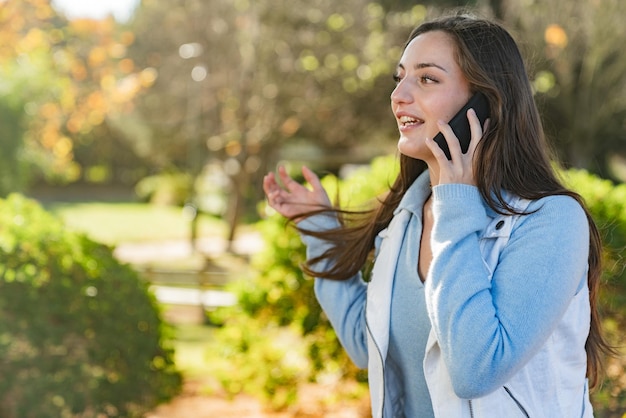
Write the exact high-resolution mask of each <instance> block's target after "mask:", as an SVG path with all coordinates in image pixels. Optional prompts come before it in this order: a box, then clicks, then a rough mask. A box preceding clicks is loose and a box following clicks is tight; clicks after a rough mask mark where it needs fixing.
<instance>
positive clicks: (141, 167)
mask: <svg viewBox="0 0 626 418" xmlns="http://www.w3.org/2000/svg"><path fill="white" fill-rule="evenodd" d="M459 6H469V7H471V8H472V10H473V11H475V12H478V13H480V14H482V15H485V16H488V17H492V18H495V19H498V20H499V21H501V22H502V23H503V24H504V25H505V26H506V27H507V28H508V29H509V30H510V31H511V33H512V34H513V35H514V37H515V38H516V40H517V41H518V43H519V44H520V46H521V48H522V50H523V52H524V55H525V58H526V61H527V64H528V71H529V74H530V77H531V80H532V84H533V88H534V92H535V100H536V102H537V104H538V106H539V108H540V111H541V114H542V117H543V122H544V125H545V128H546V133H547V135H548V138H549V140H550V142H551V144H552V145H553V148H554V152H555V158H556V159H557V160H558V163H559V164H560V165H561V167H562V168H561V172H562V174H563V177H564V179H565V180H566V182H568V184H569V185H570V186H571V187H573V188H574V189H575V190H576V191H578V192H579V193H581V194H582V195H583V196H584V197H585V199H586V200H587V202H588V204H589V206H590V208H591V211H592V213H593V215H594V218H595V219H596V222H598V224H599V226H600V227H601V229H602V231H603V236H604V239H605V257H604V258H605V260H604V261H605V263H604V265H605V275H604V276H605V286H604V290H603V293H602V302H603V311H604V317H605V322H606V327H607V329H608V331H609V334H610V338H611V340H612V341H613V342H614V343H615V344H617V345H621V344H622V343H623V335H624V332H623V331H624V329H625V328H626V322H625V320H624V315H625V314H626V305H625V304H624V302H626V300H624V298H625V297H626V274H625V272H624V261H623V260H624V257H625V256H626V206H625V205H626V186H624V181H625V180H626V59H625V58H624V56H623V54H622V53H621V46H622V45H624V44H625V43H626V27H625V26H624V25H623V16H624V13H626V4H625V3H624V2H623V1H621V0H580V1H577V2H571V1H570V0H475V1H455V0H437V1H434V0H433V1H422V2H416V1H407V0H379V1H370V0H345V1H342V2H335V1H331V0H317V1H303V0H291V1H282V0H255V1H250V0H228V1H225V0H222V1H220V0H159V1H157V0H116V1H112V0H111V1H104V0H93V1H83V0H53V1H50V0H0V146H1V148H0V149H1V150H2V152H1V153H0V196H1V197H2V198H3V199H2V201H1V203H0V206H1V207H0V273H1V278H2V279H1V280H0V288H1V289H0V295H1V296H0V311H1V312H2V317H3V318H6V324H4V325H0V354H2V355H0V358H4V360H0V372H1V373H2V375H3V376H9V375H10V376H13V377H12V378H11V379H8V380H7V381H6V383H5V384H0V416H2V417H6V418H13V417H31V416H32V417H38V418H41V417H48V416H49V417H102V416H106V417H108V416H111V417H113V416H128V417H134V416H137V417H139V416H145V417H151V418H157V417H174V418H175V417H179V416H180V417H182V416H185V417H188V416H195V417H200V418H201V417H204V416H209V414H213V415H215V414H219V415H220V416H225V417H226V416H237V417H241V416H250V417H254V416H259V417H264V416H267V417H279V416H280V417H291V416H294V417H295V416H298V417H317V416H319V417H322V416H323V417H333V416H336V417H365V416H368V414H369V410H368V399H367V396H368V395H367V387H366V375H365V374H364V373H363V372H362V371H359V370H356V369H355V368H354V366H352V365H351V364H350V362H349V360H348V359H347V358H346V357H345V354H344V353H343V352H342V350H341V348H340V347H339V345H338V343H337V341H336V338H335V336H334V334H333V332H332V330H331V329H330V327H329V325H328V323H327V321H326V319H325V317H324V316H323V314H322V313H321V312H320V310H319V307H318V306H317V304H316V303H315V300H314V297H313V294H312V281H311V279H310V278H308V277H305V276H303V275H302V273H301V272H300V271H299V264H300V263H301V262H302V261H303V259H304V258H303V257H304V255H303V248H302V246H301V244H300V242H299V239H298V237H297V235H296V234H295V233H294V232H293V230H291V229H290V228H289V227H288V226H286V224H285V223H284V221H282V220H281V219H279V218H278V217H277V216H276V215H275V214H274V213H272V212H271V210H269V209H268V208H267V207H266V205H265V203H264V200H263V193H262V187H261V181H262V178H263V175H264V174H265V173H267V172H268V171H272V170H274V169H275V168H276V166H277V165H278V164H285V165H286V166H287V167H288V169H289V170H290V172H291V173H292V174H293V175H294V176H296V177H298V176H299V170H300V167H301V165H302V164H306V165H308V166H309V167H311V168H313V169H314V170H315V171H316V172H317V173H318V174H320V175H321V176H325V178H324V182H325V184H326V185H327V187H328V188H330V189H331V190H333V192H332V193H331V195H332V194H333V193H335V194H336V195H338V196H344V197H343V198H341V202H342V203H346V204H350V205H353V204H354V205H360V204H365V203H366V202H368V201H369V200H370V199H372V198H373V197H374V196H376V195H377V194H378V193H380V192H381V191H383V190H384V189H385V187H387V185H388V184H389V182H390V179H391V178H392V177H393V175H394V173H395V170H396V169H397V167H396V166H395V164H394V158H393V157H394V155H395V148H396V140H397V129H396V125H395V123H394V121H393V116H392V114H391V111H390V107H389V95H390V93H391V90H392V89H393V86H394V83H393V80H392V73H393V71H394V69H395V65H396V63H397V61H398V59H399V57H400V55H401V50H402V46H403V44H404V41H405V39H406V38H407V36H408V34H409V33H410V31H411V29H412V28H413V27H415V26H416V25H418V24H419V23H421V22H422V21H423V20H424V19H427V18H428V17H434V16H437V15H438V14H441V13H443V12H445V11H446V10H449V9H450V8H452V7H459ZM122 336H124V337H126V338H121V337H122ZM625 364H626V357H624V356H622V357H619V358H616V359H608V360H607V374H606V382H605V384H604V385H603V386H602V388H601V390H599V391H598V392H596V393H595V394H594V398H593V401H594V405H595V407H596V416H599V417H624V416H626V373H624V367H626V366H625ZM147 382H151V383H149V384H148V383H147ZM137 387H142V389H137ZM190 411H193V412H190ZM229 414H230V415H229Z"/></svg>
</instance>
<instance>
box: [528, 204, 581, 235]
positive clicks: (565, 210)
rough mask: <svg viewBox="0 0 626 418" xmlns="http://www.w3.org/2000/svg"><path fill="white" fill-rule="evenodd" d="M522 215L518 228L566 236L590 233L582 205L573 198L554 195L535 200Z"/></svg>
mask: <svg viewBox="0 0 626 418" xmlns="http://www.w3.org/2000/svg"><path fill="white" fill-rule="evenodd" d="M526 213H527V214H526V215H522V216H521V217H520V219H519V222H518V224H519V225H518V227H519V228H523V227H524V225H526V226H527V227H530V226H533V225H534V226H536V227H541V228H545V229H546V231H555V232H559V233H562V234H564V235H570V234H578V233H581V232H584V231H588V229H589V224H588V221H587V215H586V213H585V210H584V209H583V207H582V206H581V204H580V203H579V202H578V201H577V200H576V199H574V198H573V197H571V196H567V195H552V196H547V197H544V198H541V199H537V200H533V201H531V202H530V204H529V205H528V207H527V208H526Z"/></svg>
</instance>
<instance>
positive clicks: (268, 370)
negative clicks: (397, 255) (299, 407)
mask: <svg viewBox="0 0 626 418" xmlns="http://www.w3.org/2000/svg"><path fill="white" fill-rule="evenodd" d="M395 169H396V168H395V167H394V165H393V164H390V160H389V158H379V159H376V160H374V162H373V163H372V165H371V166H368V167H367V168H361V169H357V170H355V171H353V172H352V173H351V175H350V176H349V177H348V178H347V179H346V180H342V181H340V180H338V179H337V178H336V177H334V176H332V175H329V176H326V177H324V179H323V180H322V181H323V184H324V187H325V188H326V190H327V191H328V192H329V195H331V196H336V197H337V199H338V200H339V201H341V202H343V205H344V206H353V207H360V206H362V205H366V204H367V202H369V201H370V200H371V199H372V197H373V196H377V195H378V194H380V193H381V192H382V191H384V190H385V189H386V188H387V187H388V186H389V184H390V182H391V181H392V180H393V177H394V176H395V172H394V170H395ZM257 226H258V228H259V230H260V232H261V233H262V235H263V239H264V241H265V242H266V243H267V245H266V246H265V247H264V250H263V251H262V252H260V253H258V254H255V256H254V257H253V259H252V261H251V264H252V271H254V272H256V273H253V274H254V276H253V277H252V278H247V279H244V280H240V281H237V282H235V283H233V284H232V285H231V290H232V291H233V292H234V293H235V294H237V296H238V299H239V303H238V305H237V306H236V307H233V308H228V309H222V310H219V311H217V312H216V313H213V314H212V317H211V321H212V322H223V323H224V325H225V326H224V327H223V328H221V329H220V330H218V331H217V332H216V342H215V344H216V347H212V348H211V350H210V353H211V355H212V356H214V357H215V361H214V362H213V363H214V364H216V365H220V367H216V371H215V373H216V376H217V377H218V378H219V379H220V381H221V383H222V386H223V387H224V389H226V390H227V391H228V392H229V393H232V394H235V393H238V392H241V391H245V392H247V393H252V394H257V395H259V396H262V397H264V398H265V399H267V400H269V401H270V403H271V405H272V406H274V407H275V408H281V407H285V406H287V405H289V404H290V403H292V402H294V401H295V400H296V399H297V390H298V387H297V383H298V381H302V380H309V381H315V380H318V379H319V378H321V377H324V376H329V375H335V376H337V375H338V376H339V378H342V379H356V380H358V381H361V382H363V381H365V380H366V376H367V374H366V372H364V371H362V370H358V369H357V368H356V366H354V365H353V364H352V362H351V360H350V359H349V358H348V356H347V354H346V353H345V351H344V350H343V349H342V347H341V345H340V343H339V341H338V339H337V337H336V335H335V333H334V331H333V330H332V328H331V326H330V323H329V321H328V319H327V318H326V316H325V315H324V313H323V312H322V310H321V308H320V306H319V304H318V303H317V300H316V299H315V295H314V293H313V279H312V278H311V277H308V276H306V275H304V274H303V273H302V270H301V269H300V265H301V264H302V263H303V262H304V259H305V248H304V245H303V244H302V242H301V240H300V237H299V236H298V234H297V233H296V231H295V230H294V229H293V228H291V227H289V226H286V223H285V220H284V219H283V218H282V217H281V216H279V215H277V214H273V215H271V216H269V217H268V218H267V219H265V220H263V221H261V222H259V223H258V224H257ZM294 338H295V339H296V340H295V341H299V342H294ZM285 341H289V343H285ZM294 358H297V361H296V360H294ZM218 359H219V360H221V362H219V361H218ZM224 360H225V362H224Z"/></svg>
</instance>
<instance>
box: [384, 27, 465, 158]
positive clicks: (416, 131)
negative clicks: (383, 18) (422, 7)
mask: <svg viewBox="0 0 626 418" xmlns="http://www.w3.org/2000/svg"><path fill="white" fill-rule="evenodd" d="M454 52H455V45H454V43H453V40H452V38H451V37H450V36H449V35H448V34H446V33H445V32H442V31H431V32H426V33H422V34H420V35H418V36H417V37H416V38H414V39H413V40H412V41H411V42H410V43H409V45H408V46H407V47H406V49H405V50H404V53H403V54H402V58H401V59H400V63H399V64H398V68H397V70H396V75H395V78H396V82H397V85H396V88H395V89H394V90H393V92H392V93H391V109H392V111H393V113H394V115H395V116H396V121H397V123H398V129H399V130H400V140H399V142H398V150H399V151H400V152H401V153H402V154H404V155H407V156H409V157H413V158H417V159H420V160H424V161H426V162H429V161H430V160H432V159H433V155H432V153H431V152H430V150H429V149H428V147H427V146H426V144H425V143H424V140H425V139H426V138H427V137H429V138H433V137H434V136H435V135H437V133H438V132H439V127H438V126H437V121H439V120H441V121H444V122H448V121H450V119H452V117H453V116H454V115H455V114H456V113H457V112H458V111H459V109H461V107H463V105H464V104H465V103H466V102H467V101H468V100H469V98H470V96H471V94H470V86H469V83H468V82H467V80H466V79H465V76H464V75H463V73H462V72H461V68H460V67H459V65H458V63H457V62H456V60H455V59H454Z"/></svg>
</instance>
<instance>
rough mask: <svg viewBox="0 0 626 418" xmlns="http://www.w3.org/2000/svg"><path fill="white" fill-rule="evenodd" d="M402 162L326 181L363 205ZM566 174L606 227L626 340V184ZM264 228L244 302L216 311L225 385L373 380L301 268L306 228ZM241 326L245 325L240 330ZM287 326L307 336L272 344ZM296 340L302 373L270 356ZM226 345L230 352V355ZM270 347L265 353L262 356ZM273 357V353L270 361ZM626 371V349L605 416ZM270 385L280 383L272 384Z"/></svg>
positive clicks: (618, 336) (384, 161)
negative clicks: (251, 371) (342, 340)
mask: <svg viewBox="0 0 626 418" xmlns="http://www.w3.org/2000/svg"><path fill="white" fill-rule="evenodd" d="M395 161H396V159H395V158H394V157H391V156H390V157H381V158H378V159H376V160H374V161H373V163H372V165H371V166H369V167H367V168H363V169H359V170H356V171H354V172H353V173H351V174H350V175H349V176H348V177H347V178H346V179H345V180H338V179H336V178H334V177H333V176H327V177H325V178H324V179H322V183H323V184H324V186H325V188H326V189H327V190H328V191H329V194H330V195H331V196H336V197H337V199H338V200H339V201H340V202H341V203H342V206H344V207H351V208H359V207H363V205H364V204H366V202H368V201H370V200H371V199H372V197H373V196H377V195H379V194H380V193H382V192H384V191H385V190H387V188H388V186H389V184H390V183H391V182H392V180H393V178H394V177H395V174H396V173H397V165H396V164H395ZM294 174H295V173H294ZM562 174H563V178H564V179H565V181H566V182H567V184H568V185H569V186H570V187H572V188H573V189H574V190H576V191H577V192H579V193H581V195H582V196H583V197H584V198H585V200H586V201H587V204H588V206H589V208H590V211H591V213H592V216H593V217H594V219H595V220H596V222H597V223H598V226H599V227H600V229H601V231H602V234H603V237H604V245H605V248H604V250H605V251H604V265H605V269H604V282H603V291H602V294H601V306H602V307H603V311H604V318H605V324H606V328H607V330H608V331H609V334H610V335H609V336H610V337H611V338H612V340H613V341H615V342H616V343H619V344H622V343H623V342H624V338H623V337H622V336H623V335H624V331H626V322H625V321H624V317H626V272H625V271H624V262H623V260H624V259H625V258H626V185H619V186H615V185H613V184H612V183H611V182H609V181H606V180H602V179H599V178H598V177H595V176H593V175H590V174H588V173H586V172H584V171H577V170H569V171H564V172H563V173H562ZM258 227H259V230H260V231H261V232H262V234H263V237H264V241H265V242H266V246H265V249H264V251H263V252H262V253H260V254H257V255H256V256H255V258H254V259H253V260H252V265H253V267H254V270H255V271H257V272H258V274H257V275H256V276H254V277H252V278H251V279H246V280H242V281H239V282H237V283H235V284H234V285H233V287H232V290H233V291H234V292H235V293H236V294H237V295H238V298H239V304H238V306H237V307H235V308H231V309H229V310H226V311H219V312H218V313H216V314H213V318H212V319H213V320H215V321H218V320H220V319H221V321H223V322H224V325H225V326H224V327H223V329H221V330H220V331H218V332H217V342H218V343H219V344H221V345H220V349H218V350H214V351H213V353H214V354H215V353H219V355H220V356H221V358H225V359H227V362H229V361H230V362H232V363H228V364H230V366H229V365H228V364H222V370H223V371H222V372H221V374H220V376H221V377H222V378H221V380H222V383H223V385H224V387H225V388H226V389H227V390H229V391H231V392H232V393H236V392H238V391H242V390H245V391H248V392H252V393H254V392H257V393H263V394H264V395H265V396H266V397H267V398H269V399H270V400H271V399H273V396H274V394H275V393H276V390H277V387H280V386H281V385H283V386H284V390H291V391H292V392H290V395H289V397H288V400H289V402H292V401H294V400H295V399H296V395H297V388H296V387H295V385H294V383H293V382H294V380H293V379H291V380H285V381H281V380H280V379H278V378H276V376H278V377H282V376H285V374H286V373H288V371H289V370H291V372H290V373H291V376H292V377H294V378H295V376H296V375H298V376H306V378H307V379H309V380H316V379H318V378H319V377H320V376H322V375H324V374H326V373H336V374H340V375H341V377H342V378H344V379H357V380H361V381H365V380H366V375H365V373H364V372H363V371H358V370H356V368H355V367H354V366H353V365H352V363H351V362H350V360H349V359H348V357H347V356H346V354H345V352H344V351H343V350H342V349H341V347H340V345H339V342H338V340H337V338H336V336H335V334H334V332H333V330H332V328H331V327H330V324H329V322H328V320H327V319H326V317H325V316H324V313H323V312H322V311H321V309H320V307H319V305H318V303H317V301H316V299H315V296H314V294H313V280H312V279H311V278H310V277H306V276H305V275H303V273H302V271H301V269H300V265H301V264H302V262H303V261H304V257H305V248H304V246H303V245H302V243H301V241H300V238H299V236H298V234H297V233H296V232H295V231H294V229H293V228H290V227H286V225H285V221H284V220H283V219H282V218H281V217H280V216H279V215H276V214H273V215H271V216H268V217H267V219H265V220H263V221H261V222H259V224H258ZM218 315H219V317H220V318H218ZM237 328H239V331H234V330H236V329H237ZM281 328H282V329H283V330H284V332H290V333H292V334H293V335H299V336H300V338H301V340H300V341H301V342H300V343H299V344H293V343H291V344H290V345H288V346H286V347H285V346H282V348H281V346H280V344H279V343H276V342H275V343H274V344H270V343H269V340H268V339H267V336H268V335H277V334H278V331H277V330H278V329H281ZM242 329H245V332H244V331H242ZM274 341H276V340H274ZM295 346H300V347H304V352H305V353H306V357H305V359H306V363H304V362H302V363H301V364H300V366H301V367H300V369H299V370H298V372H297V374H294V372H293V367H292V362H288V364H284V357H281V356H280V355H275V356H269V355H268V353H280V352H281V350H285V349H287V350H290V349H292V348H293V347H295ZM220 350H221V351H220ZM225 352H227V353H229V355H228V356H224V355H223V354H224V353H225ZM262 352H263V353H265V354H263V355H261V354H260V353H262ZM263 356H265V357H263ZM270 357H271V358H272V360H271V361H268V360H267V359H268V358H270ZM260 359H264V360H260ZM261 364H262V365H263V366H262V367H260V366H259V365H261ZM233 365H236V367H235V366H233ZM246 365H247V366H248V367H254V366H255V365H256V366H259V367H256V369H255V376H254V379H252V380H249V381H248V383H247V385H245V386H244V385H242V384H237V382H241V381H243V380H242V379H244V378H249V377H250V375H244V374H242V373H239V374H238V373H237V372H236V371H233V370H244V369H245V367H246ZM228 370H230V372H228ZM625 371H626V356H622V357H621V358H618V359H611V360H610V361H609V362H608V367H607V379H606V381H605V383H604V385H603V386H602V388H601V390H599V391H597V392H595V393H594V394H593V402H594V405H595V408H596V415H597V416H598V417H614V416H615V417H617V416H619V417H621V416H622V415H621V413H623V412H625V411H626V380H625V379H624V376H626V373H625ZM218 374H219V373H218ZM268 387H270V388H272V389H271V390H268V389H267V388H268ZM293 391H296V392H293ZM283 398H284V397H283ZM281 399H282V398H281ZM274 404H276V402H274ZM611 414H619V415H611Z"/></svg>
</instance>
